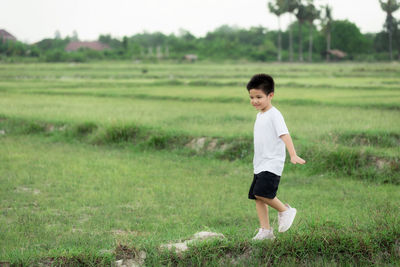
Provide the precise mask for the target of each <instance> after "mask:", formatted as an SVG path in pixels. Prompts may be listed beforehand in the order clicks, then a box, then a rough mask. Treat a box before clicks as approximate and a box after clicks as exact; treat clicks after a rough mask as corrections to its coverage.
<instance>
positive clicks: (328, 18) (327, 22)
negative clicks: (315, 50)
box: [322, 5, 332, 62]
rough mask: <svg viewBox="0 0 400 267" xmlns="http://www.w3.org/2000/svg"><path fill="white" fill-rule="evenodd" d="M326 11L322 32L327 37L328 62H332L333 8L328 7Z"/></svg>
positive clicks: (325, 8)
mask: <svg viewBox="0 0 400 267" xmlns="http://www.w3.org/2000/svg"><path fill="white" fill-rule="evenodd" d="M323 8H324V10H325V14H324V17H323V18H322V31H323V32H324V33H325V36H326V52H327V53H326V61H327V62H329V61H330V60H331V57H330V54H329V52H328V51H329V50H331V41H332V38H331V31H332V8H331V7H330V6H328V5H326V6H324V7H323Z"/></svg>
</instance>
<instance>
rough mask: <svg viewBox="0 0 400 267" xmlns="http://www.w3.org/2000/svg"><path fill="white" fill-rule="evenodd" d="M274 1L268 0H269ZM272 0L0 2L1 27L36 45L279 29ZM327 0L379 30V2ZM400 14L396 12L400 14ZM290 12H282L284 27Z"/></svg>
mask: <svg viewBox="0 0 400 267" xmlns="http://www.w3.org/2000/svg"><path fill="white" fill-rule="evenodd" d="M269 1H270V0H269ZM267 2H268V0H141V1H139V0H0V7H1V11H2V12H1V13H2V14H1V16H0V29H5V30H7V31H8V32H9V33H11V34H12V35H14V36H15V37H16V38H17V39H18V40H20V41H23V42H26V43H34V42H37V41H40V40H42V39H44V38H53V37H54V36H55V32H56V31H59V32H60V33H61V37H65V36H67V35H69V36H72V34H73V32H74V31H76V32H77V33H78V37H79V39H81V40H97V38H98V37H99V35H100V34H111V35H112V36H113V37H116V38H122V37H123V36H132V35H134V34H137V33H142V32H144V31H146V32H156V31H160V32H162V33H164V34H171V33H174V34H177V33H179V31H180V29H185V30H188V31H189V32H191V33H192V34H194V35H195V36H197V37H201V36H204V35H205V34H206V33H207V32H209V31H212V30H214V29H215V28H217V27H219V26H221V25H224V24H227V25H230V26H238V27H241V28H250V27H252V26H263V27H266V28H267V29H270V30H276V29H277V28H278V23H277V19H276V16H275V15H273V14H271V13H270V12H269V11H268V8H267ZM314 2H315V4H316V5H318V6H319V5H322V4H329V5H330V6H331V7H332V9H333V18H334V19H336V20H339V19H340V20H343V19H347V20H349V21H351V22H353V23H355V24H357V26H358V27H359V28H360V30H361V32H363V33H367V32H379V31H381V30H382V25H383V23H384V21H385V17H386V15H385V13H384V12H383V11H382V10H381V8H380V4H379V1H378V0H314ZM399 14H400V12H397V13H395V14H394V16H395V17H396V18H399ZM289 22H290V16H289V15H284V16H282V19H281V23H282V28H283V29H285V28H286V27H287V25H288V24H289Z"/></svg>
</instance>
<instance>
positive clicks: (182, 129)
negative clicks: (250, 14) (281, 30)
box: [0, 62, 400, 266]
mask: <svg viewBox="0 0 400 267" xmlns="http://www.w3.org/2000/svg"><path fill="white" fill-rule="evenodd" d="M256 73H269V74H271V75H272V76H273V77H274V78H275V81H276V87H275V90H276V92H275V97H274V99H273V105H274V106H276V107H277V108H278V109H279V110H280V111H281V113H282V114H283V116H284V117H285V121H286V124H287V126H288V128H289V131H290V133H291V135H292V138H293V140H294V144H295V147H296V150H297V153H298V154H299V155H300V156H301V157H302V158H304V159H305V160H307V164H306V165H301V166H300V165H291V163H290V161H289V160H287V162H286V165H285V170H284V173H283V175H282V178H281V184H280V188H279V191H278V197H279V198H280V199H281V200H282V201H283V202H287V203H290V204H291V205H292V206H293V207H296V208H297V210H298V215H297V217H296V220H295V222H294V224H293V226H292V228H291V229H290V230H289V231H288V232H285V233H277V231H276V236H277V238H276V240H275V241H274V242H253V241H251V238H252V237H253V236H254V234H255V233H254V231H255V230H256V229H257V228H258V219H257V214H256V209H255V204H254V203H253V202H252V201H250V200H248V199H247V193H248V188H249V186H250V183H251V181H252V151H253V147H252V134H253V132H252V130H253V124H254V120H255V116H256V113H257V111H255V110H254V108H253V107H252V106H251V105H250V104H249V99H248V98H249V97H248V93H247V90H246V87H245V86H246V83H247V82H248V80H249V79H250V78H251V76H252V75H253V74H256ZM399 145H400V64H396V63H379V64H372V63H371V64H352V63H336V64H273V63H269V64H266V63H265V64H264V63H263V64H261V63H237V64H234V63H230V64H212V63H201V62H200V63H196V64H172V63H159V64H155V63H152V64H150V63H149V64H145V63H131V62H99V63H84V64H69V63H67V64H66V63H63V64H56V63H53V64H45V63H40V64H34V63H32V64H0V148H1V149H0V262H2V263H0V265H1V264H7V265H12V266H14V265H15V266H30V265H35V266H54V265H56V266H65V265H68V266H110V265H112V264H114V262H115V261H116V260H119V259H127V258H130V259H135V258H138V255H139V254H140V252H145V253H146V259H145V260H144V264H145V265H146V266H232V265H236V266H267V265H277V266H293V265H301V266H337V265H339V266H341V265H346V266H352V265H357V266H358V265H385V266H398V265H399V264H400V206H399V203H400V146H399ZM270 218H271V224H272V227H273V228H275V229H276V230H277V212H276V211H274V210H272V209H270ZM199 231H213V232H218V233H222V234H224V236H225V238H224V239H216V240H211V241H204V242H198V243H195V244H192V245H191V247H190V249H189V250H188V251H187V252H185V253H182V254H181V253H175V252H173V251H172V252H171V251H166V250H164V249H161V248H160V246H161V245H162V244H166V243H169V242H177V241H179V240H185V239H188V238H190V237H191V236H192V235H193V234H194V233H196V232H199Z"/></svg>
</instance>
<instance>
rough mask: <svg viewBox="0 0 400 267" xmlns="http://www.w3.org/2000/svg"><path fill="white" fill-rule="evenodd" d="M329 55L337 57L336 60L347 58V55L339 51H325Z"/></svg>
mask: <svg viewBox="0 0 400 267" xmlns="http://www.w3.org/2000/svg"><path fill="white" fill-rule="evenodd" d="M327 52H328V53H329V54H331V55H333V56H335V57H338V58H344V57H346V56H347V54H346V53H345V52H343V51H341V50H339V49H331V50H328V51H327Z"/></svg>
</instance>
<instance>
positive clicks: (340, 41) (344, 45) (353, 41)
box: [332, 20, 372, 57]
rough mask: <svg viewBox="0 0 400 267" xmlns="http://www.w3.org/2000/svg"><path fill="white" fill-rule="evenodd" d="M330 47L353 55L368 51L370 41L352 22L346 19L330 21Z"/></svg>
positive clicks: (370, 44) (370, 45)
mask: <svg viewBox="0 0 400 267" xmlns="http://www.w3.org/2000/svg"><path fill="white" fill-rule="evenodd" d="M332 47H333V48H335V49H339V50H342V51H344V52H346V53H347V54H349V56H350V57H351V56H353V55H355V54H362V53H368V52H370V50H371V49H370V48H371V47H372V43H370V42H369V41H368V39H367V38H366V37H365V36H364V35H363V34H362V33H361V32H360V29H359V28H358V27H357V25H355V24H354V23H352V22H350V21H348V20H334V21H333V22H332Z"/></svg>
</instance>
